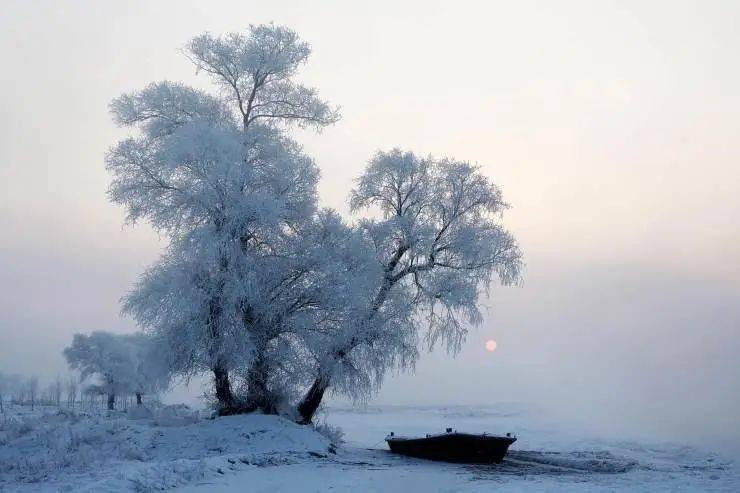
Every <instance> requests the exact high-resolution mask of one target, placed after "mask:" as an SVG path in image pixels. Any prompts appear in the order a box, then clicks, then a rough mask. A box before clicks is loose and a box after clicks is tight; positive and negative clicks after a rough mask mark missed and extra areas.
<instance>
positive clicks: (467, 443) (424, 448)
mask: <svg viewBox="0 0 740 493" xmlns="http://www.w3.org/2000/svg"><path fill="white" fill-rule="evenodd" d="M515 441H516V438H514V437H499V436H490V435H472V434H468V433H446V434H444V435H433V436H427V437H425V438H401V437H388V438H386V442H388V446H389V447H390V449H391V450H392V451H393V452H396V453H399V454H403V455H408V456H411V457H419V458H421V459H430V460H438V461H444V462H458V463H468V464H491V463H494V462H495V463H499V462H501V461H502V460H503V458H504V456H505V455H506V452H507V451H508V450H509V445H511V444H512V443H514V442H515Z"/></svg>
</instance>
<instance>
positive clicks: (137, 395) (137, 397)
mask: <svg viewBox="0 0 740 493" xmlns="http://www.w3.org/2000/svg"><path fill="white" fill-rule="evenodd" d="M136 405H137V406H141V392H137V393H136Z"/></svg>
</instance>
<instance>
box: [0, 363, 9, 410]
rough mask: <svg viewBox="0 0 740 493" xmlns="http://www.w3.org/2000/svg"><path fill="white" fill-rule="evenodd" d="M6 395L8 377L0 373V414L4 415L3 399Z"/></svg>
mask: <svg viewBox="0 0 740 493" xmlns="http://www.w3.org/2000/svg"><path fill="white" fill-rule="evenodd" d="M7 394H8V377H6V376H5V375H4V374H3V373H2V372H0V413H3V414H4V413H5V405H4V399H6V398H7Z"/></svg>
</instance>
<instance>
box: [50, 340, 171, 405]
mask: <svg viewBox="0 0 740 493" xmlns="http://www.w3.org/2000/svg"><path fill="white" fill-rule="evenodd" d="M64 356H65V358H66V359H67V363H68V364H69V366H70V368H72V369H73V370H77V371H79V372H80V379H81V380H85V379H88V378H90V377H95V378H96V379H97V384H95V385H93V386H92V387H93V388H95V389H96V390H97V391H98V392H100V393H104V394H107V396H108V409H114V407H115V402H116V396H117V395H120V394H136V395H137V402H138V403H141V395H142V394H145V393H150V392H156V391H158V390H161V389H163V388H165V387H166V385H167V381H168V373H167V371H166V363H163V362H161V360H159V359H158V358H161V356H158V355H157V354H156V351H154V343H153V342H152V341H151V340H150V339H149V338H148V337H147V336H145V335H143V334H134V335H118V334H111V333H109V332H103V331H96V332H93V333H91V334H90V335H84V334H75V335H74V338H73V340H72V344H71V345H70V346H69V347H68V348H66V349H65V350H64Z"/></svg>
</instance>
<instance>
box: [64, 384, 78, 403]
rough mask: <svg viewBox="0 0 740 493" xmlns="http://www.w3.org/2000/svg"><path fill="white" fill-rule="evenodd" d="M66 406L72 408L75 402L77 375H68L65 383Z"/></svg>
mask: <svg viewBox="0 0 740 493" xmlns="http://www.w3.org/2000/svg"><path fill="white" fill-rule="evenodd" d="M66 392H67V407H71V408H72V409H74V407H75V403H76V402H77V393H78V392H79V382H78V378H77V377H69V378H68V379H67V384H66Z"/></svg>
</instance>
